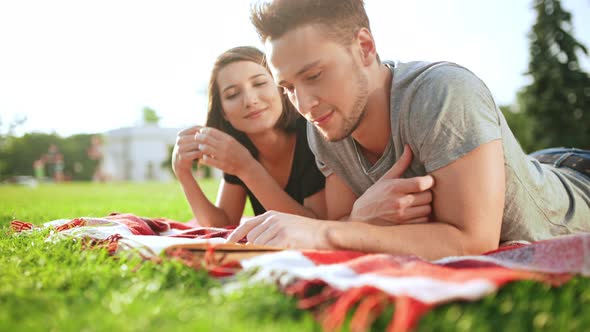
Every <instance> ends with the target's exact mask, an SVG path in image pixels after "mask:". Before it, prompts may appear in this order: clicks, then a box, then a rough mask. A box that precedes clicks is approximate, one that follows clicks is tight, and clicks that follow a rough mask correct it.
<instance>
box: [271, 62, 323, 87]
mask: <svg viewBox="0 0 590 332" xmlns="http://www.w3.org/2000/svg"><path fill="white" fill-rule="evenodd" d="M319 63H320V60H317V61H314V62H311V63H308V64H306V65H305V66H303V68H301V69H300V70H299V71H298V72H297V74H295V77H297V76H299V75H301V74H303V73H305V72H306V71H308V70H309V69H311V68H313V67H315V66H317V65H318V64H319ZM285 83H287V82H286V81H285V80H282V81H280V82H279V83H278V85H280V86H283V85H284V84H285Z"/></svg>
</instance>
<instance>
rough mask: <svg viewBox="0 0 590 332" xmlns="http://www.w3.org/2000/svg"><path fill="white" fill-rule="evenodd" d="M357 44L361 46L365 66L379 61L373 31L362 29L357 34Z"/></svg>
mask: <svg viewBox="0 0 590 332" xmlns="http://www.w3.org/2000/svg"><path fill="white" fill-rule="evenodd" d="M356 42H357V43H358V45H359V46H360V56H361V61H362V64H363V65H365V66H369V65H371V64H373V62H375V61H376V60H377V49H376V48H375V40H374V39H373V35H372V34H371V31H369V29H367V28H361V29H360V30H359V31H358V32H357V34H356Z"/></svg>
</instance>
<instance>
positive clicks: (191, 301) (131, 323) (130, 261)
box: [0, 181, 590, 332]
mask: <svg viewBox="0 0 590 332" xmlns="http://www.w3.org/2000/svg"><path fill="white" fill-rule="evenodd" d="M202 185H203V187H204V188H206V189H205V190H206V192H207V193H208V194H209V195H210V196H209V197H210V198H212V199H214V196H215V194H216V188H217V183H216V182H214V181H209V182H203V184H202ZM111 212H131V213H135V214H138V215H143V216H149V217H167V218H171V219H175V220H181V221H184V220H188V219H190V218H191V213H190V209H189V208H188V205H187V203H186V202H185V201H184V197H183V195H182V191H181V190H180V187H179V186H178V184H174V183H171V184H155V183H153V184H102V185H101V184H65V185H43V186H40V187H38V188H33V189H31V188H25V187H14V186H0V331H109V330H111V331H160V330H162V331H193V330H194V331H213V330H215V331H252V330H257V331H310V330H319V327H318V325H317V323H315V322H314V321H313V319H312V316H311V314H310V313H308V312H302V311H300V310H297V309H296V302H295V300H293V299H291V298H289V297H286V296H284V295H282V294H281V293H280V292H279V291H278V290H277V289H276V288H275V287H273V286H269V285H256V286H253V287H251V288H248V289H243V290H240V291H237V292H235V293H231V294H224V293H223V292H220V291H219V289H220V287H221V281H219V280H216V279H213V278H210V277H208V276H207V274H206V273H204V272H203V271H194V270H193V269H190V268H188V267H186V266H183V265H181V264H179V263H177V262H175V261H164V262H163V263H161V264H156V263H153V262H149V261H148V262H142V261H140V260H138V259H137V258H134V257H110V256H108V255H107V254H106V252H105V251H104V250H81V249H80V244H79V243H76V242H73V241H62V242H59V243H48V242H45V241H44V240H45V237H46V233H37V234H33V235H27V236H14V235H11V234H10V233H9V231H8V225H9V222H10V221H11V220H13V219H20V220H25V221H31V222H33V223H36V224H40V223H42V222H45V221H49V220H53V219H59V218H75V217H80V216H104V215H107V214H109V213H111ZM589 280H590V279H588V278H582V277H577V278H574V279H573V280H572V281H570V282H569V283H567V284H566V285H564V286H562V287H559V288H551V287H549V286H547V285H543V284H538V283H534V282H517V283H513V284H510V285H508V286H506V287H504V288H503V289H501V290H500V291H499V292H498V293H497V294H494V295H490V296H488V297H486V298H484V299H482V300H480V301H477V302H469V303H468V302H455V303H451V304H448V305H445V306H442V307H440V308H437V309H435V310H433V311H432V312H430V313H429V314H427V315H426V316H425V317H424V318H423V319H422V321H421V323H420V326H419V329H418V330H420V331H494V332H496V331H530V330H546V331H585V330H588V329H589V328H590V281H589ZM392 310H393V309H392V308H389V310H388V313H387V314H384V315H382V316H381V317H380V319H379V321H378V322H377V324H376V325H375V328H374V329H375V330H383V329H384V328H385V326H386V324H387V321H388V320H389V318H390V317H391V312H392Z"/></svg>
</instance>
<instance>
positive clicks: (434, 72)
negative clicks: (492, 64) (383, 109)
mask: <svg viewBox="0 0 590 332" xmlns="http://www.w3.org/2000/svg"><path fill="white" fill-rule="evenodd" d="M394 68H395V69H394V77H396V78H395V81H397V82H398V83H404V82H406V83H408V82H407V81H410V82H412V83H414V84H415V85H423V84H425V85H432V86H440V85H441V84H442V85H449V84H453V83H457V82H466V81H472V80H479V78H477V76H476V75H475V74H474V73H473V72H471V71H470V70H469V69H467V68H465V67H463V66H461V65H459V64H456V63H454V62H449V61H438V62H426V61H412V62H397V63H395V67H394Z"/></svg>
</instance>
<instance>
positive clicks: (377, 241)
mask: <svg viewBox="0 0 590 332" xmlns="http://www.w3.org/2000/svg"><path fill="white" fill-rule="evenodd" d="M327 239H328V241H329V242H330V244H331V246H332V247H334V248H335V249H346V250H358V251H366V252H385V253H390V254H397V255H417V256H420V257H422V258H425V259H428V260H432V259H438V258H442V257H447V256H457V255H469V254H480V253H482V252H485V251H488V250H493V249H495V248H492V247H489V248H488V247H485V246H478V245H477V244H476V243H477V239H476V238H474V237H473V235H470V234H467V233H466V232H464V231H461V230H460V229H458V228H457V227H455V226H452V225H450V224H446V223H441V222H429V223H422V224H407V225H393V226H376V225H370V224H366V223H359V222H347V223H342V224H340V223H334V224H333V225H331V227H329V228H328V231H327ZM486 242H490V241H486Z"/></svg>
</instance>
